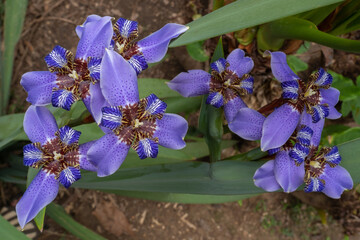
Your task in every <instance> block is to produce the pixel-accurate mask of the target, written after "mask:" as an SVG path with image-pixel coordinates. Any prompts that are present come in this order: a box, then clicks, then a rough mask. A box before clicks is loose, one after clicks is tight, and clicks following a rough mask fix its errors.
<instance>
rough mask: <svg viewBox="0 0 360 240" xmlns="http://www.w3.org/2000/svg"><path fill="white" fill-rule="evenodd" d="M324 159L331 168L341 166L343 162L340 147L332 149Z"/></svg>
mask: <svg viewBox="0 0 360 240" xmlns="http://www.w3.org/2000/svg"><path fill="white" fill-rule="evenodd" d="M324 158H325V161H326V162H327V163H329V164H330V165H331V166H335V165H339V164H340V162H341V156H340V153H339V149H338V147H337V146H334V147H332V148H331V150H330V151H329V152H328V153H327V154H325V156H324Z"/></svg>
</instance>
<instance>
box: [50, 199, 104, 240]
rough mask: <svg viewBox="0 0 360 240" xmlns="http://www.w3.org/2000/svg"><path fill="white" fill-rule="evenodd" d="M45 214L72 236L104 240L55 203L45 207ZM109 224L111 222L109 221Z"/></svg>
mask: <svg viewBox="0 0 360 240" xmlns="http://www.w3.org/2000/svg"><path fill="white" fill-rule="evenodd" d="M46 214H47V215H49V217H51V218H52V219H53V220H54V221H55V222H57V223H58V224H59V225H60V226H61V227H63V228H65V229H66V230H67V231H68V232H70V233H71V234H73V235H74V236H76V237H78V238H80V239H83V240H106V238H103V237H102V236H100V235H98V234H97V233H95V232H93V231H91V230H90V229H88V228H87V227H85V226H83V225H81V224H80V223H78V222H76V221H75V220H74V219H73V218H72V217H71V216H69V215H68V214H67V213H66V212H65V211H64V209H63V208H62V207H61V206H59V205H57V204H55V203H50V204H49V205H48V207H47V212H46ZM109 224H111V223H109Z"/></svg>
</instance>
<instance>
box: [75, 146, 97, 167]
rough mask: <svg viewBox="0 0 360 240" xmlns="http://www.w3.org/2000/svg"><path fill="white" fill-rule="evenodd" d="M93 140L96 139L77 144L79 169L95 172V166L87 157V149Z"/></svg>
mask: <svg viewBox="0 0 360 240" xmlns="http://www.w3.org/2000/svg"><path fill="white" fill-rule="evenodd" d="M95 142H96V141H91V142H87V143H84V144H80V146H79V163H80V168H81V169H85V170H88V171H92V172H96V170H97V168H96V167H95V166H94V165H93V164H92V163H91V162H90V161H89V160H88V159H87V152H88V151H89V149H90V147H91V146H92V145H93V144H94V143H95Z"/></svg>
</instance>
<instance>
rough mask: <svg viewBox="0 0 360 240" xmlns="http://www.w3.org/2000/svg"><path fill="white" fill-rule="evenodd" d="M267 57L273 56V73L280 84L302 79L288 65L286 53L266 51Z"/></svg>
mask: <svg viewBox="0 0 360 240" xmlns="http://www.w3.org/2000/svg"><path fill="white" fill-rule="evenodd" d="M265 55H271V71H272V73H273V75H274V76H275V78H276V79H277V80H278V81H279V82H285V81H293V80H297V79H300V78H299V77H298V76H297V75H296V74H295V73H294V72H293V71H292V70H291V68H290V67H289V65H288V64H287V62H286V55H285V53H283V52H270V51H266V52H265Z"/></svg>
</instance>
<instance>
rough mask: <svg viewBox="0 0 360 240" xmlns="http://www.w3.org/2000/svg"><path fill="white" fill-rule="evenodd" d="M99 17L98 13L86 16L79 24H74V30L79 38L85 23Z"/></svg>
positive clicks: (97, 19) (96, 19)
mask: <svg viewBox="0 0 360 240" xmlns="http://www.w3.org/2000/svg"><path fill="white" fill-rule="evenodd" d="M100 19H101V17H100V16H98V15H90V16H88V17H87V18H86V20H85V22H84V23H83V24H81V25H78V26H76V28H75V31H76V34H77V35H78V37H79V38H81V35H82V33H83V31H84V28H85V25H86V24H87V23H90V22H95V21H99V20H100Z"/></svg>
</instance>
